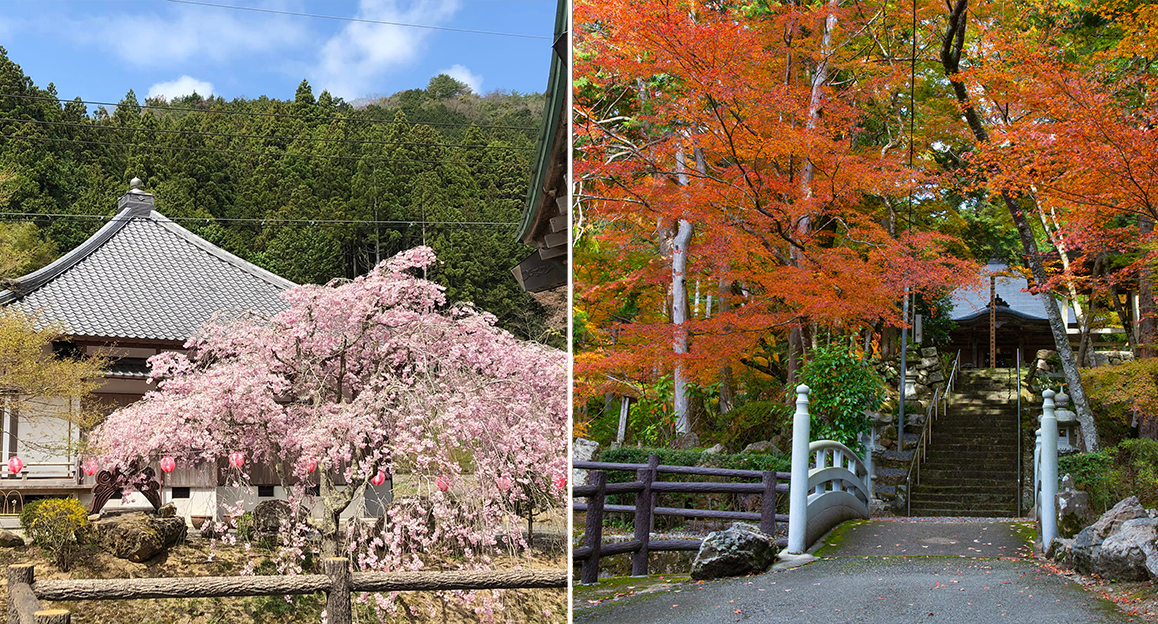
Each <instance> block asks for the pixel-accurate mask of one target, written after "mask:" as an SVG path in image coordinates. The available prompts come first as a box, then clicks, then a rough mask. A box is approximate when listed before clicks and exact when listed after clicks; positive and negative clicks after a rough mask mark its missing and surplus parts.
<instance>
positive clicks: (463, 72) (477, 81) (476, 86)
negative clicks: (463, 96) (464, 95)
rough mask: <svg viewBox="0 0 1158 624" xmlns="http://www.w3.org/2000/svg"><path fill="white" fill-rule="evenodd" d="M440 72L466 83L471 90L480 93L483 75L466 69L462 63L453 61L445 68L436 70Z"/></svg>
mask: <svg viewBox="0 0 1158 624" xmlns="http://www.w3.org/2000/svg"><path fill="white" fill-rule="evenodd" d="M438 73H440V74H446V75H447V76H450V77H451V78H454V79H455V80H457V81H459V82H461V83H463V84H465V85H467V86H468V87H470V90H471V91H474V92H475V93H482V83H483V77H482V76H480V75H478V74H476V73H474V72H472V71H471V70H469V69H467V68H466V67H465V66H464V65H461V64H459V63H455V64H454V65H451V66H450V67H448V68H446V69H440V70H438Z"/></svg>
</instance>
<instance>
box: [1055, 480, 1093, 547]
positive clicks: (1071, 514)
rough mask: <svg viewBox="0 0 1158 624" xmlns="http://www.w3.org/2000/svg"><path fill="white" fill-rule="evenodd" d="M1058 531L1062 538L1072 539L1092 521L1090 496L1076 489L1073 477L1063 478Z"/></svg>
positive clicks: (1058, 507)
mask: <svg viewBox="0 0 1158 624" xmlns="http://www.w3.org/2000/svg"><path fill="white" fill-rule="evenodd" d="M1057 518H1058V521H1057V530H1058V535H1060V536H1062V537H1072V536H1073V535H1074V534H1076V533H1077V532H1079V531H1081V530H1082V527H1084V526H1086V524H1088V523H1089V521H1090V495H1089V494H1088V493H1086V492H1083V491H1081V490H1079V489H1077V488H1075V487H1074V480H1073V477H1071V476H1070V475H1068V474H1067V475H1066V476H1064V477H1062V487H1061V491H1059V492H1058V493H1057Z"/></svg>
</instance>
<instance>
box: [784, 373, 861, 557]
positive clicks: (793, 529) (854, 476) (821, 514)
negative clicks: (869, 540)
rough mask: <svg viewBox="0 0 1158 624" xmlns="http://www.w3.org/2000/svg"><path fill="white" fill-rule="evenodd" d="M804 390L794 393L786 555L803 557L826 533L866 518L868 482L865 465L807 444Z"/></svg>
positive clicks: (845, 451)
mask: <svg viewBox="0 0 1158 624" xmlns="http://www.w3.org/2000/svg"><path fill="white" fill-rule="evenodd" d="M808 393H809V389H808V386H804V385H801V386H799V387H797V388H796V414H795V415H794V416H793V421H792V472H791V476H790V477H789V478H790V480H791V484H792V485H791V491H790V493H789V499H788V502H789V505H788V548H787V552H788V553H789V554H796V555H798V554H803V553H804V552H805V551H806V550H807V549H808V547H809V546H811V545H812V544H813V543H815V542H816V540H818V539H820V537H821V536H822V535H824V534H825V533H827V532H828V531H829V529H831V528H832V527H834V526H836V525H838V524H840V523H841V522H844V521H845V520H853V519H857V518H862V519H867V518H868V517H869V510H870V502H871V500H872V494H871V490H870V489H869V488H870V485H869V483H870V480H871V476H870V473H869V469H868V467H867V466H866V465H865V462H864V461H863V460H861V458H860V457H859V456H857V454H856V453H855V452H854V451H853V450H852V449H850V448H848V447H847V446H845V445H843V444H841V443H840V442H836V441H833V440H818V441H815V442H809V436H810V429H811V426H810V423H809V418H810V417H809V414H808Z"/></svg>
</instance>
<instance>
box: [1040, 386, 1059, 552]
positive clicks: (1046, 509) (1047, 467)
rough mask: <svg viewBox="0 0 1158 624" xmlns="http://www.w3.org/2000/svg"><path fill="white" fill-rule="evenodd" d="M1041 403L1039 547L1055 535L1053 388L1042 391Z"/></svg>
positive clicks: (1044, 546) (1055, 473) (1055, 446)
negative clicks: (1042, 399) (1043, 398)
mask: <svg viewBox="0 0 1158 624" xmlns="http://www.w3.org/2000/svg"><path fill="white" fill-rule="evenodd" d="M1042 396H1043V397H1045V400H1044V401H1043V402H1042V405H1041V549H1042V551H1045V550H1048V549H1049V544H1050V542H1052V541H1053V540H1054V538H1056V537H1057V499H1056V497H1057V416H1055V415H1054V413H1053V397H1054V396H1055V393H1054V391H1053V390H1046V391H1045V392H1043V393H1042Z"/></svg>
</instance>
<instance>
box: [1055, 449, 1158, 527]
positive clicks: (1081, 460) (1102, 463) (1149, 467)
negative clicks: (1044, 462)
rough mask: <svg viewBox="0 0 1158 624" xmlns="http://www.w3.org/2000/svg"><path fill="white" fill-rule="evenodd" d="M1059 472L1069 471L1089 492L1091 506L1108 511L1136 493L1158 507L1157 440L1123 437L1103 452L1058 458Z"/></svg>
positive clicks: (1144, 502)
mask: <svg viewBox="0 0 1158 624" xmlns="http://www.w3.org/2000/svg"><path fill="white" fill-rule="evenodd" d="M1058 473H1059V474H1062V475H1064V474H1067V473H1068V474H1070V475H1071V476H1072V477H1073V479H1074V486H1075V487H1077V488H1078V489H1079V490H1082V491H1083V492H1086V493H1088V494H1089V495H1090V508H1091V509H1093V510H1100V511H1102V512H1104V511H1106V510H1107V509H1109V508H1110V507H1113V506H1114V505H1115V504H1117V503H1118V501H1120V500H1122V499H1124V498H1127V497H1129V496H1137V497H1138V500H1139V501H1140V502H1141V503H1142V505H1143V506H1145V507H1148V508H1151V507H1155V506H1158V441H1155V440H1149V439H1145V438H1142V439H1131V440H1123V441H1122V442H1121V443H1120V444H1118V446H1116V447H1112V448H1108V449H1105V450H1103V451H1102V452H1100V453H1081V454H1078V455H1070V456H1068V457H1062V458H1059V459H1058Z"/></svg>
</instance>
